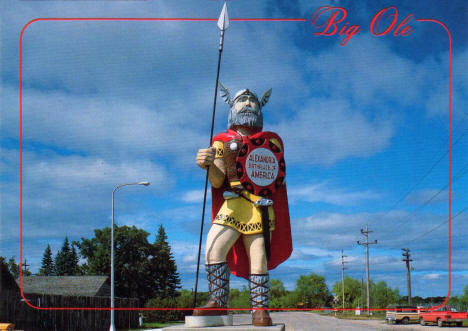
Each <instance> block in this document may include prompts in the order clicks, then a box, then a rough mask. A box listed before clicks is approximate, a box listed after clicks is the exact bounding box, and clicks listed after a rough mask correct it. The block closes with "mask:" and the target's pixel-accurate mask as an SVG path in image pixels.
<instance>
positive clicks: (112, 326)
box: [109, 182, 150, 331]
mask: <svg viewBox="0 0 468 331" xmlns="http://www.w3.org/2000/svg"><path fill="white" fill-rule="evenodd" d="M129 185H144V186H148V185H150V183H149V182H138V183H127V184H119V185H117V186H116V187H115V188H114V190H113V191H112V220H111V311H110V313H111V316H110V327H109V331H116V330H115V323H114V308H115V304H114V301H115V297H114V193H115V191H117V190H118V189H119V188H121V187H122V186H129Z"/></svg>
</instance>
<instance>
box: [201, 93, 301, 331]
mask: <svg viewBox="0 0 468 331" xmlns="http://www.w3.org/2000/svg"><path fill="white" fill-rule="evenodd" d="M221 92H222V93H221V95H222V97H223V99H224V100H225V101H226V102H227V103H228V104H229V106H230V107H231V108H230V111H229V118H228V130H227V131H226V132H223V133H220V134H218V135H216V136H215V137H214V138H213V140H212V145H211V147H210V148H207V149H200V150H199V151H198V154H197V159H196V162H197V165H198V166H200V167H201V168H202V169H207V171H208V178H209V181H210V183H211V192H212V225H211V228H210V230H209V233H208V237H207V240H206V252H205V266H206V272H207V277H208V288H209V292H210V299H209V301H208V303H207V304H206V305H205V306H204V307H203V308H204V309H195V311H194V316H213V315H226V314H227V310H224V309H223V308H227V307H228V299H229V276H230V274H231V273H232V274H233V275H235V276H239V277H243V278H246V279H248V280H249V283H250V300H251V303H252V308H253V315H252V323H253V324H254V325H255V326H269V325H272V321H271V318H270V316H269V313H268V311H267V310H266V309H265V308H268V307H269V298H270V285H269V274H268V270H270V269H273V268H275V267H276V266H278V265H279V264H280V263H282V262H283V261H285V260H286V259H287V258H288V257H289V256H290V255H291V252H292V244H291V229H290V222H289V210H288V200H287V194H286V185H285V171H286V169H285V162H284V158H283V156H284V147H283V142H282V141H281V138H280V137H279V136H278V135H277V134H276V133H273V132H268V131H262V128H263V116H262V108H263V106H265V104H266V103H267V102H268V99H269V97H270V95H271V89H270V90H268V91H267V92H266V93H265V94H264V95H263V96H262V98H261V100H259V99H258V98H257V96H256V94H255V93H253V92H252V91H250V90H248V89H245V90H241V91H239V92H237V94H236V95H235V96H234V97H231V95H230V93H229V91H228V90H227V89H226V88H225V87H224V86H223V85H222V84H221ZM208 308H215V309H212V310H210V309H208ZM258 308H262V309H258Z"/></svg>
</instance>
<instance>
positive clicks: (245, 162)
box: [236, 132, 286, 197]
mask: <svg viewBox="0 0 468 331" xmlns="http://www.w3.org/2000/svg"><path fill="white" fill-rule="evenodd" d="M236 171H237V177H238V178H239V179H240V182H241V183H242V185H243V186H244V188H245V189H246V190H247V191H249V192H250V193H253V194H255V195H259V196H262V197H269V196H271V194H272V193H274V192H275V191H276V190H277V189H278V188H279V187H280V186H281V185H283V184H284V178H285V173H286V164H285V162H284V151H283V147H282V144H281V139H280V138H279V136H278V135H277V134H275V133H273V132H259V133H257V134H255V135H253V136H250V137H249V138H247V137H244V138H243V141H242V146H241V148H240V151H239V154H238V156H237V158H236Z"/></svg>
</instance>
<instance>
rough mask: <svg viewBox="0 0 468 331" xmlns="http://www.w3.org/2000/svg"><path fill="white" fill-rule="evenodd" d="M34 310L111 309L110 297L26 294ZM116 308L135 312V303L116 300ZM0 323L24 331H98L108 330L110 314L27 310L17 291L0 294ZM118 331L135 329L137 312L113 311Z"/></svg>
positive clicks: (131, 300) (28, 308) (104, 311)
mask: <svg viewBox="0 0 468 331" xmlns="http://www.w3.org/2000/svg"><path fill="white" fill-rule="evenodd" d="M25 297H26V298H27V299H28V300H29V302H30V303H31V304H33V305H34V306H37V307H50V308H52V307H63V308H64V307H93V308H107V307H110V298H109V297H72V296H60V295H42V294H26V295H25ZM115 307H116V308H124V307H125V308H136V307H138V299H120V298H116V299H115ZM0 322H3V323H6V322H8V323H14V324H15V327H16V329H19V330H24V331H42V330H44V331H45V330H47V331H83V330H86V331H98V330H109V323H110V311H109V310H38V309H34V308H31V307H29V306H28V305H27V304H26V303H25V302H24V299H22V298H21V296H20V294H19V293H18V292H16V291H8V290H3V291H1V293H0ZM115 326H116V328H117V329H124V330H125V329H129V328H135V327H137V326H138V311H136V310H128V311H115Z"/></svg>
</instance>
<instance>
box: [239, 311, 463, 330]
mask: <svg viewBox="0 0 468 331" xmlns="http://www.w3.org/2000/svg"><path fill="white" fill-rule="evenodd" d="M271 318H272V319H273V323H275V324H276V323H284V324H286V331H316V330H317V331H322V330H323V331H364V330H396V331H419V330H426V331H437V330H439V328H438V327H437V326H435V327H434V326H421V325H419V324H409V325H387V324H385V321H383V320H345V319H338V318H335V317H331V316H321V315H318V314H314V313H306V312H279V313H271ZM248 323H251V317H250V315H244V314H242V315H240V314H236V315H234V325H236V324H248ZM447 330H450V331H452V330H465V331H467V330H468V328H466V327H465V328H456V327H450V328H448V329H447Z"/></svg>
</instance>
